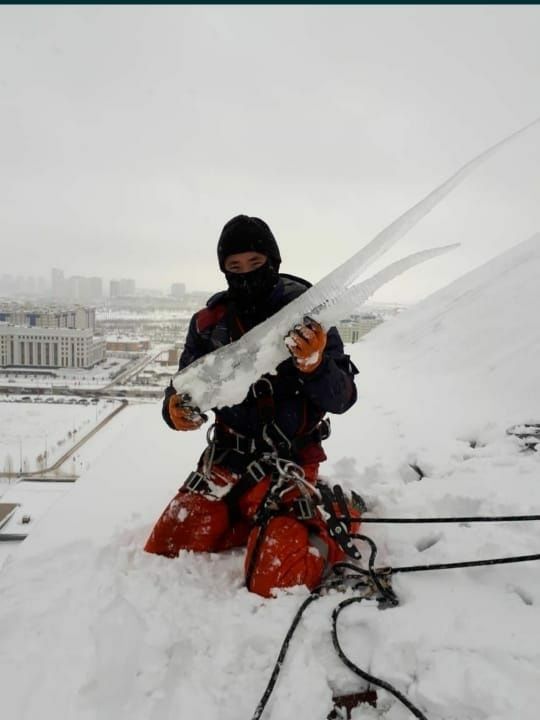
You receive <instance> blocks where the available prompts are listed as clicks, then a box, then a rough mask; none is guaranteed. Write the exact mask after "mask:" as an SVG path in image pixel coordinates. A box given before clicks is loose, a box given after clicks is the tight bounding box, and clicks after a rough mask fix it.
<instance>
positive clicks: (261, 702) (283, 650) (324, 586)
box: [251, 578, 344, 720]
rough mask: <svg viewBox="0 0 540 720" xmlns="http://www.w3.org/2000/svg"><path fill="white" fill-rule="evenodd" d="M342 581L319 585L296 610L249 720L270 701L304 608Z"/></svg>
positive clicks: (260, 713)
mask: <svg viewBox="0 0 540 720" xmlns="http://www.w3.org/2000/svg"><path fill="white" fill-rule="evenodd" d="M343 580H344V578H341V579H339V580H330V581H326V582H324V583H321V585H319V586H318V587H316V588H315V589H314V590H312V591H311V593H310V594H309V595H308V596H307V598H306V599H305V600H304V602H303V603H302V604H301V605H300V607H299V608H298V610H297V612H296V615H295V616H294V618H293V621H292V623H291V625H290V627H289V629H288V631H287V634H286V635H285V639H284V640H283V643H282V645H281V649H280V651H279V655H278V658H277V660H276V662H275V665H274V669H273V670H272V675H271V676H270V680H269V681H268V685H267V686H266V689H265V691H264V693H263V694H262V697H261V699H260V700H259V703H258V705H257V707H256V708H255V712H254V713H253V716H252V718H251V720H259V718H260V717H261V715H262V714H263V712H264V708H265V707H266V705H267V703H268V700H269V699H270V695H271V694H272V691H273V690H274V687H275V685H276V682H277V679H278V676H279V673H280V671H281V666H282V665H283V661H284V660H285V655H286V654H287V650H288V649H289V644H290V642H291V639H292V636H293V635H294V632H295V630H296V628H297V627H298V623H299V622H300V620H301V619H302V615H303V614H304V612H305V610H306V608H307V607H309V605H311V603H313V602H314V601H315V600H318V599H319V598H320V596H321V593H322V591H323V590H325V589H329V588H332V587H337V586H338V585H341V584H342V583H343Z"/></svg>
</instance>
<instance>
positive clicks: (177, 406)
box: [167, 393, 208, 430]
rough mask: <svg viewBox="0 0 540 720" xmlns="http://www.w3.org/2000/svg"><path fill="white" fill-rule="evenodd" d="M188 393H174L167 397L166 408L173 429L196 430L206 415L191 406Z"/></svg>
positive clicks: (203, 421) (204, 420) (205, 419)
mask: <svg viewBox="0 0 540 720" xmlns="http://www.w3.org/2000/svg"><path fill="white" fill-rule="evenodd" d="M190 400H191V398H190V397H189V395H179V394H176V393H175V394H174V395H171V396H170V398H169V403H168V406H167V409H168V411H169V417H170V419H171V422H172V424H173V425H174V427H175V430H198V428H200V427H201V425H202V424H203V423H205V422H206V421H207V420H208V417H207V416H206V415H205V414H204V413H201V412H200V411H199V410H198V409H197V408H194V407H192V406H191V405H190V404H189V402H190Z"/></svg>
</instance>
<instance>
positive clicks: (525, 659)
mask: <svg viewBox="0 0 540 720" xmlns="http://www.w3.org/2000/svg"><path fill="white" fill-rule="evenodd" d="M539 276H540V239H539V238H538V237H536V238H533V239H531V240H530V241H528V242H525V243H522V244H521V245H519V246H517V247H516V248H514V249H513V250H512V251H510V252H508V253H506V254H505V255H503V256H501V257H500V258H497V259H496V260H494V261H492V262H491V263H489V264H488V265H486V266H484V267H483V268H480V269H478V270H476V271H474V272H473V273H471V274H469V275H467V276H466V277H464V278H462V279H460V280H459V281H457V282H456V283H453V284H452V285H451V286H449V287H448V288H445V289H444V290H442V291H440V292H439V293H437V294H435V295H433V296H432V297H431V298H428V299H426V300H425V301H424V302H423V303H421V304H420V305H418V306H417V307H415V308H413V309H411V310H409V311H408V312H407V313H404V314H402V315H400V316H398V317H396V318H394V319H392V320H389V321H388V322H386V323H384V324H383V325H381V326H380V327H378V328H377V329H376V330H374V331H373V332H372V333H370V335H369V336H368V338H367V339H366V341H365V342H364V343H362V345H361V346H351V347H350V348H348V351H350V353H351V355H352V358H353V360H354V362H355V363H356V365H357V366H358V367H359V368H360V370H361V373H360V375H359V376H358V377H357V384H358V388H359V401H358V403H357V404H356V405H355V406H354V407H353V408H352V409H351V410H350V411H349V412H348V413H346V414H345V415H343V416H336V417H334V418H333V419H332V422H333V428H334V430H333V435H332V436H331V438H330V439H329V440H328V441H327V443H326V449H327V453H328V456H329V460H328V462H327V463H326V464H325V465H324V466H323V468H322V473H323V475H325V476H327V477H328V478H330V479H332V481H339V482H341V483H342V484H343V485H344V486H345V487H347V488H354V489H356V490H357V491H358V492H359V493H360V494H361V495H362V496H363V497H364V499H365V500H366V502H367V504H368V507H369V511H370V513H371V514H374V515H377V516H385V515H386V516H397V515H400V516H424V517H427V516H434V515H438V516H451V515H454V514H462V515H481V514H486V515H490V514H517V513H520V514H521V513H532V512H534V513H539V512H540V484H539V481H538V475H539V470H540V453H534V452H529V453H523V452H521V450H520V445H519V442H518V441H517V439H516V438H514V437H511V436H508V435H507V434H506V432H505V431H506V428H507V427H508V425H510V424H512V423H516V422H524V421H531V420H533V419H536V421H539V420H540V418H539V415H540V335H539V334H538V323H537V322H535V319H534V309H535V308H537V307H538V304H539V301H540V289H539V288H540V286H539V284H538V277H539ZM118 422H119V423H122V425H121V426H120V425H119V426H117V430H116V431H115V437H114V443H111V444H110V445H109V446H108V447H107V448H106V449H105V450H104V451H103V453H102V454H101V456H100V458H99V460H97V461H96V462H95V464H94V465H93V467H92V468H91V469H90V470H89V471H88V472H87V473H86V474H85V475H84V476H83V478H82V479H81V481H79V482H78V483H77V485H76V486H75V487H74V488H73V489H72V490H71V491H70V492H69V493H67V494H66V495H65V496H63V497H62V499H61V501H59V502H58V503H57V504H56V506H55V507H54V508H53V509H52V510H51V511H50V512H49V514H48V515H47V516H46V517H45V518H44V519H43V520H42V521H41V523H40V525H39V526H38V527H36V528H35V530H34V531H33V532H32V534H31V536H30V537H29V539H28V540H26V541H25V542H24V543H23V544H22V546H20V547H19V548H18V549H17V552H16V553H14V554H13V557H12V561H11V562H10V563H8V564H6V566H5V567H4V568H3V570H2V572H1V573H0V594H1V596H2V603H1V605H0V624H1V626H2V628H3V634H2V638H1V643H2V666H1V670H0V677H1V678H2V683H3V690H2V707H3V710H4V711H5V714H6V717H8V716H9V717H16V718H18V719H20V720H25V719H26V718H28V719H30V718H34V717H40V718H44V719H45V720H52V719H53V718H56V717H58V708H63V712H64V713H65V715H66V717H69V718H70V720H87V719H88V720H90V719H91V718H92V719H93V718H106V717H114V718H116V719H118V720H120V719H124V718H125V719H126V720H127V718H129V719H130V720H148V718H154V717H155V718H158V717H159V718H160V719H161V718H169V717H171V718H172V717H174V718H179V717H182V718H188V717H191V716H197V717H200V718H204V720H217V719H218V718H219V720H233V719H234V720H238V718H250V717H252V715H253V712H254V709H255V706H256V704H257V702H258V701H259V699H260V696H261V694H262V692H263V690H264V688H265V686H266V683H267V681H268V679H269V676H270V672H271V669H272V666H273V663H274V662H275V659H276V657H277V654H278V651H279V647H280V645H281V642H282V640H283V638H284V636H285V633H286V630H287V628H288V627H289V625H290V623H291V620H292V618H293V616H294V614H295V612H296V610H297V609H298V607H299V605H300V603H301V602H302V601H303V599H305V597H306V591H305V589H302V588H297V589H295V590H294V591H291V592H283V593H280V594H279V596H278V597H277V598H276V599H271V600H265V599H262V598H260V597H258V596H257V595H253V594H250V593H249V592H247V591H246V589H245V588H244V587H243V583H242V577H243V569H242V567H243V551H241V550H239V551H232V552H228V553H224V554H223V555H196V554H192V553H184V554H182V555H181V556H180V557H179V558H177V559H175V560H169V559H165V558H162V557H155V556H150V555H147V554H145V553H144V552H143V551H142V549H141V548H142V545H143V543H144V541H145V539H146V537H147V535H148V533H149V532H150V529H151V527H152V524H153V522H154V521H155V520H156V518H157V517H158V515H159V514H160V512H161V511H162V509H163V507H164V506H165V505H166V504H167V502H168V501H169V499H170V498H171V497H172V496H173V495H174V494H175V493H176V491H177V488H178V487H179V485H180V484H181V483H182V482H183V480H184V478H185V477H186V476H187V474H188V473H189V471H190V470H192V469H193V467H194V466H195V464H196V462H197V459H198V457H199V454H200V451H201V448H202V446H203V444H204V438H203V433H183V434H181V433H174V432H171V431H170V430H169V429H168V428H166V427H165V425H163V423H162V421H161V418H160V403H155V404H152V405H146V406H139V407H130V408H128V409H127V410H126V411H125V412H124V413H122V414H121V416H120V419H119V421H118ZM412 466H416V467H418V468H420V469H421V470H422V473H421V474H422V475H423V478H422V479H420V477H419V474H418V473H417V472H415V471H414V470H413V467H412ZM363 530H364V532H366V533H367V534H368V535H369V536H370V537H372V538H373V539H374V540H375V541H376V543H377V545H378V547H379V559H378V562H379V563H380V564H385V565H387V564H390V565H393V566H397V565H405V564H417V563H434V562H451V561H459V560H465V559H482V558H487V557H495V556H503V555H520V554H527V553H537V552H540V527H538V525H537V524H532V523H529V524H526V523H519V524H485V525H470V526H463V525H445V526H430V525H418V526H382V525H371V526H370V525H368V524H365V525H364V526H363ZM366 556H367V553H366ZM394 589H395V591H396V592H397V594H398V596H399V598H400V606H399V607H397V608H394V609H389V610H385V611H379V610H377V609H376V607H375V606H374V605H370V604H369V603H363V604H360V605H355V606H353V607H351V608H349V609H347V610H346V611H345V613H344V615H343V617H342V619H341V620H340V627H341V636H342V642H343V645H344V647H345V649H346V651H347V653H348V655H349V656H350V657H351V659H352V660H353V661H354V662H355V663H357V664H358V665H359V666H360V667H363V668H365V669H367V670H368V671H369V672H371V673H373V674H375V675H378V676H380V677H382V678H384V679H385V680H387V681H389V682H391V683H392V684H393V685H394V686H396V687H397V688H398V689H400V690H401V691H402V692H403V693H405V694H406V695H407V697H408V698H410V699H411V700H412V701H413V702H414V703H415V704H416V705H418V706H419V707H420V708H421V709H422V710H423V712H425V714H426V716H427V717H428V718H429V720H442V719H444V720H450V719H453V718H459V719H460V720H464V719H465V718H470V719H471V720H473V719H474V720H480V719H481V718H482V720H488V719H489V720H499V719H502V718H505V719H508V718H518V717H519V718H520V720H536V719H537V717H538V705H539V703H540V689H539V688H540V665H539V663H538V640H537V636H536V632H535V630H536V628H537V627H538V622H539V619H540V618H539V612H540V611H539V608H540V568H539V566H538V564H533V563H523V564H521V565H505V566H499V567H484V568H480V569H478V568H470V569H461V570H454V571H446V572H430V573H425V574H424V573H418V574H411V575H401V576H396V579H395V582H394ZM341 599H342V596H341V595H339V594H337V593H332V594H330V595H328V596H327V597H324V598H322V599H321V600H319V601H317V602H316V603H315V604H313V605H312V606H311V607H310V608H309V610H308V611H307V612H306V616H305V618H304V620H303V621H302V622H301V624H300V626H299V628H298V630H297V632H296V635H295V636H294V638H293V641H292V643H291V646H290V650H289V654H288V656H287V658H286V661H285V663H284V665H283V668H282V671H281V675H280V678H279V681H278V684H277V686H276V689H275V691H274V695H273V696H272V700H271V702H270V704H269V706H268V708H267V710H266V712H265V716H264V720H284V719H285V718H290V717H294V718H295V720H312V719H313V718H324V717H326V715H327V714H328V712H329V710H330V708H331V695H332V692H333V691H334V692H346V691H357V690H358V689H359V688H360V687H361V683H360V682H359V680H358V678H356V676H354V675H353V674H352V673H351V672H350V671H349V670H347V669H346V668H345V667H344V666H343V665H342V663H341V662H340V661H339V660H338V659H337V657H336V655H335V652H334V649H333V647H332V644H331V640H330V635H329V628H330V614H331V611H332V609H333V607H335V606H336V605H337V603H338V602H339V601H340V600H341ZM44 658H46V662H44ZM383 696H384V701H383V705H382V707H385V708H390V709H388V710H387V712H386V714H384V717H387V718H389V720H390V718H392V720H394V719H395V720H398V719H399V720H405V718H408V717H410V715H408V714H407V712H406V711H405V709H403V708H401V707H398V705H397V704H396V702H395V701H394V700H393V699H392V698H391V697H390V696H388V695H385V694H384V693H381V697H383ZM380 712H381V710H378V711H375V710H372V709H367V708H366V709H362V710H361V711H355V713H356V714H353V718H355V719H356V718H360V717H362V718H376V717H381V714H380Z"/></svg>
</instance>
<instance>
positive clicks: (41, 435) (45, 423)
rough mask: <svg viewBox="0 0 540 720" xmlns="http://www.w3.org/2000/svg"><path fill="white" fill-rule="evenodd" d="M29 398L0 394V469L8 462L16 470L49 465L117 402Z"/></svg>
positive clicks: (64, 398)
mask: <svg viewBox="0 0 540 720" xmlns="http://www.w3.org/2000/svg"><path fill="white" fill-rule="evenodd" d="M33 399H34V402H28V403H23V402H19V400H20V398H18V397H17V396H9V395H8V396H2V395H0V408H1V409H0V472H8V466H9V465H11V468H12V469H11V472H18V471H19V467H20V466H21V465H22V469H23V470H24V471H25V472H32V471H35V470H39V469H42V468H43V467H46V466H49V465H52V464H53V463H54V461H55V460H57V459H58V458H59V457H60V456H61V455H63V454H64V453H65V452H66V451H67V450H68V448H69V447H70V445H72V444H74V442H75V441H76V440H79V439H80V438H81V437H82V436H83V435H85V434H86V433H88V432H90V431H91V430H92V428H93V427H95V426H96V425H97V424H98V423H99V422H101V421H102V420H103V418H104V417H105V415H107V414H109V413H110V412H112V411H113V410H114V408H116V407H117V406H118V404H119V403H118V401H117V400H114V401H111V402H106V401H105V400H99V401H97V402H95V403H91V402H90V401H89V400H86V399H82V400H83V402H81V398H75V397H74V398H69V397H67V396H66V397H62V398H57V399H56V402H54V403H53V402H45V400H46V398H45V397H44V396H34V398H33ZM45 452H46V453H47V455H46V460H44V459H43V456H44V454H45ZM38 457H41V458H42V460H41V461H38V459H37V458H38ZM1 495H2V485H1V482H0V496H1Z"/></svg>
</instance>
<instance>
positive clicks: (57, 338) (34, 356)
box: [0, 323, 105, 368]
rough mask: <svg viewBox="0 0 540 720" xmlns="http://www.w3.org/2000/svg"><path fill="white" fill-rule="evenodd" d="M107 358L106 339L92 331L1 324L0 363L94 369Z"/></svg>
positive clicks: (20, 365)
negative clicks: (96, 335)
mask: <svg viewBox="0 0 540 720" xmlns="http://www.w3.org/2000/svg"><path fill="white" fill-rule="evenodd" d="M104 359H105V342H104V340H102V339H99V338H94V336H93V331H92V329H90V328H86V329H81V330H77V329H71V328H56V327H21V326H15V325H10V324H6V323H0V366H2V367H35V368H40V367H42V368H91V367H93V366H94V365H95V364H96V363H98V362H100V361H101V360H104Z"/></svg>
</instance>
